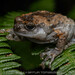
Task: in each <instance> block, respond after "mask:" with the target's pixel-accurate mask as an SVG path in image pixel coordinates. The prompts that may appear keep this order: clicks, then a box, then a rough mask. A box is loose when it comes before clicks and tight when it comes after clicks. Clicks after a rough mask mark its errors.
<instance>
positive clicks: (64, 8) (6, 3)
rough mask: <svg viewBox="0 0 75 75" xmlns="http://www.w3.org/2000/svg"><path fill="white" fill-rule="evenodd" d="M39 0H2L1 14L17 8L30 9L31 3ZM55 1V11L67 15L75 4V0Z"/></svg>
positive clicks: (0, 4)
mask: <svg viewBox="0 0 75 75" xmlns="http://www.w3.org/2000/svg"><path fill="white" fill-rule="evenodd" d="M37 1H39V0H1V1H0V15H1V16H2V15H4V14H6V13H7V12H9V11H17V10H24V11H30V6H31V4H32V3H34V2H37ZM46 1H47V0H46ZM54 1H55V8H54V11H55V12H58V13H62V14H64V15H66V14H67V13H68V12H69V11H70V10H71V9H72V8H73V6H74V5H75V0H54ZM45 10H46V9H45Z"/></svg>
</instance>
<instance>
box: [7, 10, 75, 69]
mask: <svg viewBox="0 0 75 75" xmlns="http://www.w3.org/2000/svg"><path fill="white" fill-rule="evenodd" d="M6 38H7V39H9V40H14V41H24V38H27V39H28V40H30V41H31V42H34V43H37V44H41V45H42V44H50V43H55V44H56V46H55V48H47V50H46V51H44V52H42V53H40V57H41V59H43V61H42V63H41V66H42V67H43V68H45V63H46V61H49V63H48V65H49V68H51V64H52V62H53V61H54V59H55V58H56V57H57V56H58V55H60V54H61V53H62V52H63V51H64V50H66V49H67V48H68V47H69V46H71V45H72V44H75V22H74V20H72V19H71V18H68V17H67V16H65V15H62V14H59V13H54V12H50V11H46V10H41V11H35V12H30V13H26V14H22V15H21V16H17V17H16V18H15V20H14V26H13V28H12V30H10V34H9V35H7V36H6Z"/></svg>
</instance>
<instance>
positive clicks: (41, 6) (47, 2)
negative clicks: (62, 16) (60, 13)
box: [30, 0, 55, 11]
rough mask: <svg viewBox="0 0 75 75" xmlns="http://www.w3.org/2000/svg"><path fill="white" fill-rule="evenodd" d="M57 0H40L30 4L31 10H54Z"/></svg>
mask: <svg viewBox="0 0 75 75" xmlns="http://www.w3.org/2000/svg"><path fill="white" fill-rule="evenodd" d="M54 8H55V2H54V0H38V1H36V2H34V3H32V5H31V6H30V11H37V10H48V11H54Z"/></svg>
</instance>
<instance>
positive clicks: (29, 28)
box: [25, 25, 35, 30]
mask: <svg viewBox="0 0 75 75" xmlns="http://www.w3.org/2000/svg"><path fill="white" fill-rule="evenodd" d="M25 28H26V29H27V30H33V29H34V28H35V26H34V25H26V26H25Z"/></svg>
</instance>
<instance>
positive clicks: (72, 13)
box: [68, 6, 75, 20]
mask: <svg viewBox="0 0 75 75" xmlns="http://www.w3.org/2000/svg"><path fill="white" fill-rule="evenodd" d="M68 17H70V18H72V19H74V20H75V6H74V7H73V8H72V9H71V11H70V12H69V13H68Z"/></svg>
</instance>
